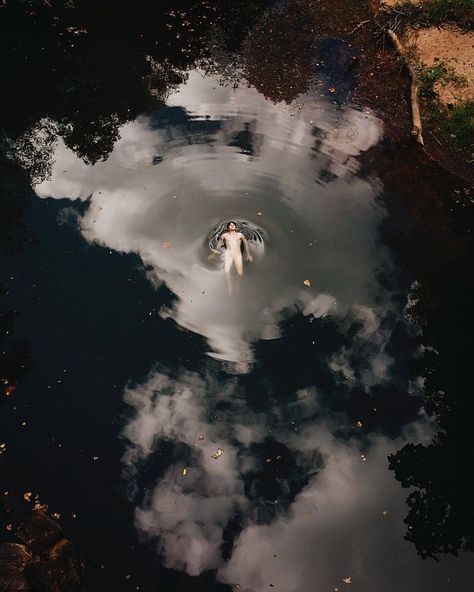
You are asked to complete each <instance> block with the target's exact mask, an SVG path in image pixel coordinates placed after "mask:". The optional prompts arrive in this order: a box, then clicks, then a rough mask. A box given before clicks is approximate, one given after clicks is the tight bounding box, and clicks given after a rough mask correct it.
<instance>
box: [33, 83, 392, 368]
mask: <svg viewBox="0 0 474 592" xmlns="http://www.w3.org/2000/svg"><path fill="white" fill-rule="evenodd" d="M213 85H215V82H214V81H213V80H212V79H209V78H202V77H201V76H200V75H199V74H198V73H195V74H192V75H191V76H190V80H189V82H188V83H187V84H186V85H184V87H182V89H181V90H180V92H178V93H176V94H174V95H172V96H171V97H170V99H169V108H168V109H164V110H161V111H158V112H156V113H155V114H152V115H151V116H149V117H145V116H144V117H142V118H140V119H139V120H137V121H135V122H133V123H131V124H128V125H126V126H124V127H123V128H122V129H121V139H120V140H119V141H118V142H117V144H116V146H115V148H114V151H113V152H112V154H111V156H110V157H109V159H108V160H107V161H105V162H100V163H98V164H96V165H94V166H86V165H85V164H84V163H83V162H82V161H81V160H80V159H78V158H77V157H76V156H75V155H74V154H73V153H72V152H71V151H69V150H68V149H66V148H65V147H64V145H62V144H59V145H58V148H57V151H56V155H55V158H56V162H55V165H54V168H53V173H52V178H51V179H50V180H48V181H45V182H44V183H42V184H40V185H38V186H37V187H36V192H37V194H38V195H39V196H40V197H54V198H63V197H69V198H71V199H76V198H78V199H82V200H86V199H89V207H88V209H87V210H86V212H85V214H84V215H83V216H82V218H81V219H80V227H81V232H82V233H83V235H84V237H85V238H86V239H87V240H89V241H91V242H96V243H99V244H103V245H104V246H107V247H108V248H110V249H115V250H118V251H122V252H135V253H138V255H139V256H140V257H141V259H142V260H143V262H144V264H145V265H147V266H148V267H149V277H150V278H151V279H152V280H153V281H155V282H157V283H160V282H165V283H166V284H167V286H168V287H169V288H170V290H171V291H172V292H173V293H174V294H175V295H176V296H177V301H176V303H175V306H174V308H173V309H172V310H171V311H164V314H167V315H170V316H171V317H172V318H173V319H175V321H176V322H177V323H178V324H180V325H181V326H183V327H185V328H186V329H189V330H191V331H194V332H196V333H199V334H201V335H203V336H205V337H206V338H207V340H208V342H209V345H210V348H211V353H212V355H213V356H214V357H217V358H218V359H221V360H223V361H226V362H229V363H231V366H230V368H231V369H232V370H233V371H234V372H245V371H248V370H249V369H250V367H251V363H252V361H253V352H252V343H254V342H255V341H258V340H260V339H268V338H274V337H276V336H278V334H279V332H278V323H279V321H280V320H281V315H282V312H283V311H284V310H286V309H289V308H291V307H294V306H298V307H304V306H307V305H308V303H309V302H310V300H311V299H312V298H315V297H317V295H318V294H320V293H327V294H330V295H331V297H333V298H334V299H336V300H337V301H338V302H340V303H341V304H342V305H343V306H350V305H352V304H353V303H357V304H363V305H368V306H370V305H371V304H372V302H373V300H374V298H375V294H376V293H377V292H378V290H379V286H378V285H377V282H376V281H375V277H374V275H375V274H374V272H375V271H376V270H377V268H379V267H380V265H381V264H385V263H387V257H386V255H385V254H384V252H383V251H382V250H381V249H380V246H379V247H377V245H376V233H377V224H378V221H379V220H380V219H381V217H383V214H384V213H383V210H382V209H381V208H380V207H378V206H376V204H375V197H376V194H377V192H378V189H379V188H378V186H377V185H376V184H374V183H372V184H371V183H369V182H368V181H366V180H363V179H359V178H357V176H356V175H354V174H353V173H354V171H355V170H356V168H357V165H356V161H355V160H354V158H353V157H354V156H356V155H357V154H359V153H360V151H362V150H365V149H367V148H368V147H369V146H370V145H372V144H373V143H374V142H376V141H377V140H378V138H379V136H380V126H379V123H378V121H377V120H376V119H375V118H374V117H372V116H369V115H367V114H364V113H362V112H359V111H355V110H351V109H348V110H346V111H345V112H344V113H342V112H340V111H336V110H334V109H333V108H332V105H331V104H330V103H329V104H326V103H321V104H316V105H314V104H313V105H312V107H303V109H302V111H301V112H300V114H299V116H298V117H295V116H292V115H291V114H290V112H289V109H288V108H286V109H284V108H283V107H282V106H275V105H273V104H271V103H269V102H267V101H265V100H264V99H263V98H262V97H261V96H260V95H258V94H257V93H256V92H255V91H251V90H249V89H239V90H237V91H235V92H234V91H232V90H231V89H228V88H222V87H217V88H213ZM211 100H212V102H210V101H211ZM310 121H314V122H316V123H310ZM362 124H363V125H362ZM316 126H317V127H316ZM249 128H251V129H252V133H251V135H250V136H249V135H248V134H247V135H246V139H245V144H244V147H245V150H242V149H240V150H239V145H240V144H242V140H239V137H240V136H239V134H242V131H243V130H247V131H248V130H249ZM315 136H317V140H315ZM254 140H255V147H254V148H252V149H251V150H250V152H254V153H253V155H249V154H248V152H249V148H248V144H249V142H250V144H251V145H252V142H254ZM316 143H317V146H316ZM316 148H317V149H316ZM157 155H158V156H159V157H160V158H159V159H158V161H157ZM156 162H158V164H156ZM328 179H330V182H328V181H327V180H328ZM259 214H261V215H259ZM233 218H237V219H243V220H248V221H249V222H253V223H255V224H257V225H258V226H260V227H261V228H262V229H263V230H264V232H265V234H266V236H267V237H268V243H267V244H266V246H265V257H263V258H262V259H261V260H260V261H258V262H255V264H254V265H247V266H246V269H245V277H244V279H243V281H242V283H241V286H240V290H239V291H238V293H237V294H236V295H235V296H234V297H233V298H230V297H229V295H228V293H227V288H226V283H225V280H224V277H223V274H222V273H219V272H216V271H215V270H214V269H212V268H210V267H209V266H208V265H206V264H205V260H206V255H207V253H203V248H204V247H203V245H204V244H205V238H206V237H207V235H208V233H209V232H210V230H211V229H212V227H213V226H214V225H215V224H217V223H220V222H221V221H222V220H226V219H233ZM164 244H165V245H166V246H167V247H168V246H169V248H164V247H163V245H164ZM305 279H310V280H311V282H312V286H313V287H312V288H310V289H308V288H306V287H305V286H304V285H303V281H304V280H305Z"/></svg>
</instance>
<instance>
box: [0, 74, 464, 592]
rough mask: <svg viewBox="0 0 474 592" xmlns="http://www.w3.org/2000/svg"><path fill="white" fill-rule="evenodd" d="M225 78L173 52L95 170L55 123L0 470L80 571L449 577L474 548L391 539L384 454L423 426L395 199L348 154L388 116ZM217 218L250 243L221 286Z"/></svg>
mask: <svg viewBox="0 0 474 592" xmlns="http://www.w3.org/2000/svg"><path fill="white" fill-rule="evenodd" d="M221 82H222V81H220V80H219V79H218V78H217V77H214V76H212V75H206V74H204V73H203V72H202V71H200V70H193V71H191V72H190V73H189V75H188V76H187V79H186V80H185V81H184V82H183V83H182V84H181V85H179V86H177V88H176V89H175V90H174V91H173V92H171V94H169V96H168V97H167V99H166V102H165V104H164V105H163V106H160V107H158V106H156V107H155V108H153V109H151V110H150V111H148V112H143V113H142V114H141V115H139V116H138V117H137V118H136V119H134V120H132V121H130V122H128V123H125V124H123V125H122V126H121V127H120V128H119V130H118V131H119V138H118V139H117V141H116V142H115V144H114V145H113V149H112V151H111V152H110V154H109V155H108V156H107V158H105V159H104V160H99V161H98V162H96V163H94V164H91V163H87V162H85V161H84V160H83V159H82V158H81V157H80V156H79V155H78V154H77V153H76V152H75V151H73V150H72V149H71V148H70V147H67V146H66V144H65V142H64V141H63V140H62V139H60V138H59V139H57V140H56V141H55V143H54V147H53V151H52V154H51V158H52V169H51V174H50V175H49V177H48V178H46V179H44V180H42V181H41V182H38V183H36V184H34V185H33V191H32V192H30V193H28V194H27V197H26V198H25V199H26V201H27V205H26V210H25V220H26V222H27V224H28V226H29V228H30V229H32V233H33V235H34V240H33V242H32V244H31V245H30V246H28V247H27V248H26V249H23V250H21V251H20V252H13V253H10V254H9V255H6V256H2V260H1V263H2V282H3V283H4V285H5V286H6V294H5V295H4V297H3V305H4V307H5V309H6V310H12V309H14V310H15V311H17V313H18V316H17V318H16V319H15V321H14V334H15V338H17V339H25V340H27V341H28V343H29V347H30V350H31V359H32V362H33V364H32V365H31V367H29V368H28V372H27V373H26V374H25V376H24V377H23V381H22V383H21V386H18V389H17V391H16V393H15V398H14V400H13V399H9V400H8V402H7V403H6V404H5V405H4V407H3V409H2V418H1V429H2V441H3V440H4V441H5V442H7V443H8V454H7V455H4V458H3V466H4V470H5V472H6V473H7V474H8V475H9V477H8V478H9V479H10V482H11V483H14V485H10V487H14V488H15V489H16V491H17V493H18V492H22V491H33V492H34V493H35V494H38V495H39V496H40V498H41V500H42V501H44V502H45V503H48V504H49V507H50V511H55V512H59V513H60V514H61V515H62V519H61V520H62V524H63V527H64V529H65V531H66V533H67V535H68V536H69V537H70V538H71V539H72V540H73V541H74V542H75V543H76V546H77V547H78V549H79V551H80V553H81V555H82V556H83V557H84V559H85V561H86V564H87V568H86V587H85V589H86V590H104V589H110V590H112V589H113V590H122V589H123V590H138V589H140V590H146V591H148V590H150V591H151V590H158V589H159V590H162V591H170V592H171V591H173V592H174V591H177V590H190V589H193V590H203V591H204V590H223V591H224V590H242V592H262V591H264V590H269V589H270V588H271V589H274V590H281V591H284V592H292V591H295V592H296V591H301V590H314V591H315V592H319V591H325V590H339V591H343V590H344V591H349V590H351V591H353V592H359V591H360V592H367V591H369V590H377V591H379V592H385V591H386V592H397V591H400V592H401V591H404V592H405V591H412V590H413V591H417V592H418V591H420V592H424V591H428V590H429V591H430V592H445V591H446V590H451V589H453V590H454V589H457V590H467V589H469V587H470V586H471V585H472V584H473V583H474V567H473V562H472V557H471V556H470V555H468V554H461V555H460V556H459V557H453V556H451V555H442V556H441V557H440V561H438V562H436V561H433V560H432V559H428V560H426V561H424V560H423V559H422V557H421V556H422V555H423V552H422V548H423V544H422V542H420V540H421V541H422V540H423V536H424V535H420V537H419V538H418V539H417V540H416V542H417V545H415V544H413V539H412V540H406V538H405V536H406V535H407V532H408V536H410V533H409V531H410V529H412V528H413V526H412V525H411V523H409V524H408V526H407V523H404V519H405V518H406V516H407V512H408V508H407V504H406V498H407V496H408V493H409V491H407V489H404V488H402V486H401V484H400V482H399V481H398V480H397V479H396V478H395V475H394V472H393V470H389V460H388V457H389V456H390V455H393V454H396V453H397V452H398V451H400V449H402V448H403V447H404V446H405V445H406V444H407V443H413V444H423V445H428V444H429V443H430V442H431V441H432V438H433V437H434V435H435V434H436V432H437V429H438V428H437V425H436V422H435V419H433V417H429V416H428V415H427V414H426V412H425V411H424V410H423V407H422V398H421V397H422V392H423V378H422V377H421V376H420V373H417V372H414V371H413V368H412V365H411V360H412V358H414V357H416V356H417V355H418V354H419V351H420V345H419V341H418V335H419V328H418V327H416V326H415V325H414V324H413V323H412V322H411V320H410V317H409V316H408V315H407V314H406V306H407V301H408V300H409V298H411V296H409V295H410V292H411V291H412V290H413V281H414V279H416V278H415V277H413V273H412V272H411V271H409V270H408V269H405V268H404V266H403V265H402V264H401V261H400V257H399V254H398V253H397V252H395V251H394V245H393V243H391V242H390V241H388V240H387V236H388V235H389V234H392V235H393V234H396V233H397V232H398V229H399V228H402V227H403V228H404V227H406V226H407V225H408V226H410V225H413V224H414V221H413V217H412V215H411V214H409V213H408V211H407V210H406V208H404V207H403V206H402V205H401V204H400V203H399V202H397V196H396V195H394V194H393V192H392V193H390V192H388V191H387V189H386V188H385V186H384V183H383V182H382V180H381V179H380V178H379V176H378V175H377V174H376V173H375V172H370V171H369V172H367V167H364V164H363V161H362V158H363V155H364V154H366V153H368V152H369V151H370V150H371V149H373V148H374V147H376V146H377V145H378V144H379V143H380V142H381V140H382V137H383V124H382V122H381V121H380V120H379V119H378V118H377V117H376V116H375V115H374V114H373V113H372V112H370V111H369V110H367V109H363V108H356V107H355V106H351V105H350V104H342V103H341V101H340V100H339V98H338V97H336V98H334V97H332V96H331V93H329V94H324V95H323V94H322V93H320V92H319V91H318V90H317V88H313V89H312V90H309V91H308V92H307V93H306V94H303V95H300V96H299V97H298V100H297V101H295V102H293V103H291V104H287V103H275V102H272V101H270V100H267V99H266V98H265V97H264V96H263V95H262V94H260V93H259V92H258V91H257V90H255V89H254V88H252V87H250V86H249V85H247V84H243V83H242V84H237V85H236V86H234V87H232V86H230V85H224V84H221ZM384 166H385V165H384ZM229 220H235V221H237V224H238V226H239V229H242V230H243V231H244V232H245V234H246V236H247V237H248V239H249V246H250V250H251V252H252V254H253V256H254V260H253V261H252V262H246V261H244V273H243V277H242V278H238V277H237V275H236V274H235V273H234V272H232V273H231V276H230V289H229V282H228V278H227V277H226V273H225V272H224V270H223V252H222V251H220V250H219V248H218V247H217V246H216V238H217V237H218V236H219V234H220V232H221V230H222V229H223V228H225V225H226V224H227V222H228V221H229ZM214 251H217V253H216V256H215V257H214V258H213V259H211V260H209V259H208V256H209V255H210V254H211V253H213V252H214ZM412 484H414V483H412ZM426 537H427V538H428V539H429V538H430V535H429V534H427V535H426Z"/></svg>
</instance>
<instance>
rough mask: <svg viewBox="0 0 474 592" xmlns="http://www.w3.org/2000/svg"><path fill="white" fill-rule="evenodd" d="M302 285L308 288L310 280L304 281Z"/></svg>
mask: <svg viewBox="0 0 474 592" xmlns="http://www.w3.org/2000/svg"><path fill="white" fill-rule="evenodd" d="M303 284H304V285H305V286H308V288H309V287H310V286H311V281H310V280H305V281H304V282H303Z"/></svg>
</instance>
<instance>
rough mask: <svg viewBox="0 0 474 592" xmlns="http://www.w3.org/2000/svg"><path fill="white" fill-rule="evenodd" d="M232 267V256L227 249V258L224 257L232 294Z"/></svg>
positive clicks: (229, 288)
mask: <svg viewBox="0 0 474 592" xmlns="http://www.w3.org/2000/svg"><path fill="white" fill-rule="evenodd" d="M231 268H232V256H231V254H230V253H229V252H228V251H226V254H225V259H224V271H225V276H226V279H227V288H228V290H229V295H230V294H232V278H231V277H230V270H231Z"/></svg>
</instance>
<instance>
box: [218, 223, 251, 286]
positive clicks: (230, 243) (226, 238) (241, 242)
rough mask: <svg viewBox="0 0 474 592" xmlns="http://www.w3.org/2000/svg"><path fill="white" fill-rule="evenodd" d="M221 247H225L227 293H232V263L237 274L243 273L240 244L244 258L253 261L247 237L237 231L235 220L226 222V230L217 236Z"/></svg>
mask: <svg viewBox="0 0 474 592" xmlns="http://www.w3.org/2000/svg"><path fill="white" fill-rule="evenodd" d="M217 244H218V245H219V246H221V247H225V257H224V271H225V272H226V275H227V285H228V286H229V294H231V293H232V283H231V278H230V272H231V269H232V265H234V267H235V270H236V271H237V274H238V275H239V276H240V277H242V275H243V273H244V266H243V262H242V246H243V248H244V251H245V259H246V261H248V262H249V263H251V262H252V261H253V257H252V255H251V254H250V249H249V244H248V242H247V239H246V238H245V236H244V235H243V234H242V233H241V232H237V224H236V223H235V222H229V223H228V224H227V232H224V234H222V235H221V236H220V237H219V241H218V243H217Z"/></svg>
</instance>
